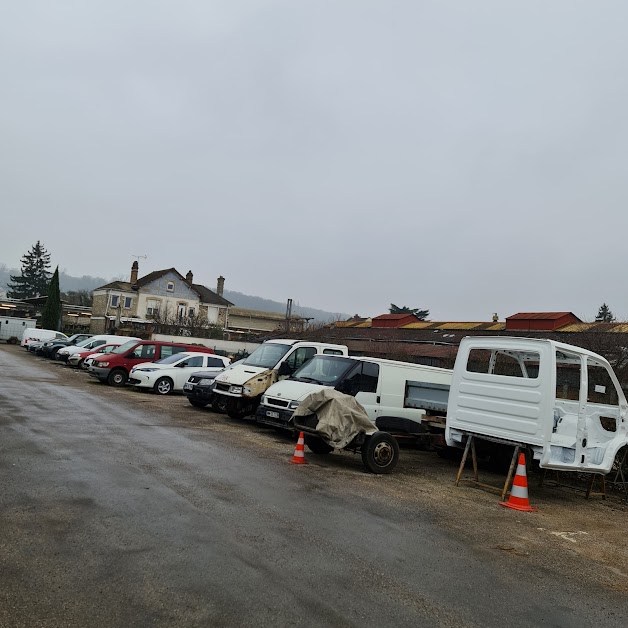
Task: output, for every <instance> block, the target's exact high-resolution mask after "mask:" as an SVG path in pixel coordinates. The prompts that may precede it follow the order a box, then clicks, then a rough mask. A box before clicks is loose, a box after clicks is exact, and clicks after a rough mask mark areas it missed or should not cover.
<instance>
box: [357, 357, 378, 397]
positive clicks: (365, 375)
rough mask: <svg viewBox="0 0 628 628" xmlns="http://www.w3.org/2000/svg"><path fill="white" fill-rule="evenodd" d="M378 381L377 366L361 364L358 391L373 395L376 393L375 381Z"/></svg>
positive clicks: (369, 363)
mask: <svg viewBox="0 0 628 628" xmlns="http://www.w3.org/2000/svg"><path fill="white" fill-rule="evenodd" d="M378 380H379V364H374V363H373V362H363V363H362V381H361V382H360V391H361V392H369V393H374V392H377V381H378Z"/></svg>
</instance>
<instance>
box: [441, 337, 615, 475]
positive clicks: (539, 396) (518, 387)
mask: <svg viewBox="0 0 628 628" xmlns="http://www.w3.org/2000/svg"><path fill="white" fill-rule="evenodd" d="M627 413H628V405H627V403H626V397H625V396H624V393H623V391H622V389H621V386H620V385H619V381H618V380H617V377H616V375H615V373H614V372H613V369H612V368H611V365H610V364H609V363H608V361H607V360H606V359H605V358H603V357H602V356H600V355H597V354H596V353H593V352H591V351H587V350H586V349H581V348H580V347H575V346H572V345H568V344H564V343H560V342H555V341H552V340H538V339H532V338H506V337H497V338H480V337H475V338H465V339H463V340H462V342H461V343H460V349H459V351H458V355H457V358H456V363H455V366H454V375H453V381H452V385H451V389H450V392H449V399H448V404H447V427H446V433H445V437H446V440H447V444H448V445H450V446H462V444H463V443H464V441H465V440H466V439H467V438H468V437H469V436H471V435H478V436H480V437H482V436H485V437H489V438H494V439H501V440H502V441H508V442H512V443H522V444H525V445H529V446H530V447H531V448H532V450H533V452H534V457H535V459H537V460H539V465H540V466H541V467H542V468H546V469H557V470H568V471H569V470H570V471H587V472H593V473H595V472H597V473H608V472H609V471H610V470H611V467H612V464H613V460H614V458H615V456H616V454H617V452H618V451H619V449H620V448H621V447H623V446H625V445H626V444H628V427H627V423H626V421H627Z"/></svg>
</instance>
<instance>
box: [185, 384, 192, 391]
mask: <svg viewBox="0 0 628 628" xmlns="http://www.w3.org/2000/svg"><path fill="white" fill-rule="evenodd" d="M193 388H194V386H192V384H183V390H192V389H193Z"/></svg>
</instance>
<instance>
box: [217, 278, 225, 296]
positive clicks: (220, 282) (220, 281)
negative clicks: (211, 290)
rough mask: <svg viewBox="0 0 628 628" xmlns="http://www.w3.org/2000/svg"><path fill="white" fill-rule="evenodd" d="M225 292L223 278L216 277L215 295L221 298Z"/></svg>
mask: <svg viewBox="0 0 628 628" xmlns="http://www.w3.org/2000/svg"><path fill="white" fill-rule="evenodd" d="M224 291H225V278H224V277H223V276H222V275H220V277H218V284H217V285H216V294H217V295H218V296H219V297H221V296H222V293H223V292H224Z"/></svg>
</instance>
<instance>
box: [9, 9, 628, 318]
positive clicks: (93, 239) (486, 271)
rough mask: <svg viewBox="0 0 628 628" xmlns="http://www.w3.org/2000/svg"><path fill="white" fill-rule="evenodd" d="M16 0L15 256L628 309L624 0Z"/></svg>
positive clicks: (243, 288) (322, 298)
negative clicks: (41, 250) (45, 254)
mask: <svg viewBox="0 0 628 628" xmlns="http://www.w3.org/2000/svg"><path fill="white" fill-rule="evenodd" d="M0 8H1V16H2V17H1V19H0V86H1V87H0V89H1V92H0V114H1V115H0V201H1V209H0V262H3V263H5V264H7V265H9V266H11V267H18V266H19V260H20V257H21V255H22V254H23V253H24V252H26V251H27V250H28V249H29V248H30V247H31V245H32V244H34V242H35V241H36V240H37V239H40V240H41V241H42V242H43V243H44V245H45V246H46V248H47V249H48V251H49V252H50V253H51V255H52V260H53V263H54V264H59V266H60V268H61V269H63V270H65V271H66V272H68V273H70V274H73V275H83V274H91V275H98V276H103V277H107V278H109V277H124V278H127V277H128V275H129V272H130V266H131V263H132V261H133V259H134V258H133V257H132V256H133V255H147V256H148V259H146V260H144V259H140V260H139V261H140V275H142V274H145V273H148V272H150V271H152V270H157V269H161V268H168V267H171V266H174V267H176V268H177V269H178V270H179V271H180V272H181V273H183V274H185V273H186V272H187V271H188V270H190V269H191V270H192V271H193V273H194V278H195V281H197V282H199V283H205V284H206V285H208V286H209V287H212V288H213V287H215V284H216V277H218V275H224V276H225V277H226V288H228V289H230V290H237V291H240V292H245V293H248V294H255V295H259V296H263V297H267V298H272V299H276V300H280V301H285V300H286V299H287V298H289V297H291V298H292V299H294V300H295V302H299V303H300V304H301V305H309V306H313V307H319V308H323V309H327V310H332V311H343V312H348V313H351V314H354V313H359V314H361V315H373V316H374V315H377V314H382V313H385V312H386V311H387V309H388V307H389V304H390V303H391V302H393V303H396V304H397V305H408V306H410V307H422V308H428V309H429V310H430V318H431V319H432V320H469V321H473V320H490V317H491V316H492V314H493V312H497V313H498V314H499V316H500V318H501V319H503V318H504V317H506V316H509V315H511V314H514V313H515V312H519V311H555V310H561V311H562V310H570V311H573V312H574V313H576V314H577V315H578V316H580V317H581V318H583V319H592V318H593V317H594V316H595V314H596V313H597V310H598V308H599V306H600V305H601V304H602V302H604V301H605V302H606V303H608V305H609V306H610V307H611V309H612V310H613V312H614V313H615V314H616V315H617V316H619V317H621V318H622V319H626V318H628V286H627V285H626V284H627V282H626V266H627V263H626V262H627V247H626V238H627V229H626V227H627V226H628V212H627V203H626V201H627V200H628V189H627V186H628V176H627V175H628V122H627V121H628V84H627V82H628V78H627V77H628V74H627V72H626V66H627V62H628V38H627V37H626V24H627V23H628V2H626V1H625V0H618V1H616V2H611V1H604V0H596V1H592V0H582V1H577V0H540V1H533V0H525V1H524V0H521V1H518V2H515V1H512V2H509V1H508V0H494V1H482V0H460V1H458V2H455V1H451V2H447V1H445V0H433V1H421V0H397V1H395V0H379V1H374V0H373V1H371V0H283V1H280V0H277V1H275V0H224V1H211V0H187V1H184V0H177V1H176V2H175V1H174V0H172V1H159V0H144V1H140V0H132V1H129V0H124V1H121V0H103V1H97V0H89V1H85V0H75V1H73V2H70V1H63V0H56V1H50V0H41V1H35V0H22V1H19V2H17V1H15V0H0Z"/></svg>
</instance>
